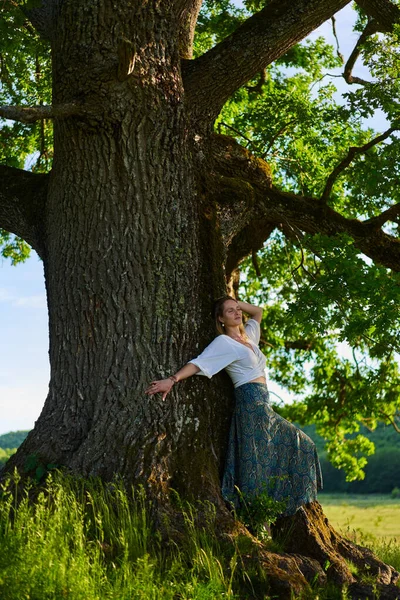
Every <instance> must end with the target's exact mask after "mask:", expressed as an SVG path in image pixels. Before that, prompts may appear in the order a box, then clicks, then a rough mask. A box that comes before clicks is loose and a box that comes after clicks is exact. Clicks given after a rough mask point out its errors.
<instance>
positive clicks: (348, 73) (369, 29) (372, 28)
mask: <svg viewBox="0 0 400 600" xmlns="http://www.w3.org/2000/svg"><path fill="white" fill-rule="evenodd" d="M377 31H379V26H378V23H377V21H370V22H369V23H368V24H367V26H366V27H365V29H364V31H363V32H362V34H361V35H360V37H359V38H358V40H357V43H356V45H355V46H354V49H353V51H352V53H351V54H350V56H349V58H348V60H347V63H346V65H345V67H344V72H343V77H344V79H345V81H346V83H348V84H352V83H358V84H360V85H368V84H369V83H370V82H369V81H366V80H365V79H361V78H360V77H354V76H353V75H352V71H353V68H354V65H355V64H356V61H357V59H358V57H359V56H360V52H361V48H362V46H363V44H364V42H365V41H366V40H367V39H368V38H369V36H370V35H373V34H374V33H377Z"/></svg>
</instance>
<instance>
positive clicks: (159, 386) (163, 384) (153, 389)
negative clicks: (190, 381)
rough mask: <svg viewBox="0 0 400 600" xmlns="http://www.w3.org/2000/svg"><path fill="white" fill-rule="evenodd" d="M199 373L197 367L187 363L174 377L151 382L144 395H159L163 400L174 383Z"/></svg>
mask: <svg viewBox="0 0 400 600" xmlns="http://www.w3.org/2000/svg"><path fill="white" fill-rule="evenodd" d="M199 371H200V369H199V367H196V365H193V364H192V363H188V364H187V365H185V366H184V367H182V369H179V371H177V372H176V373H175V375H170V376H169V377H168V378H167V379H159V380H158V381H152V382H151V383H150V385H149V387H148V388H147V390H146V392H145V393H146V394H148V395H149V396H152V395H153V394H158V393H161V394H162V395H163V397H162V399H163V400H165V398H166V396H167V394H168V392H169V391H171V388H172V386H173V385H174V383H178V381H181V380H182V379H187V378H188V377H191V376H192V375H195V374H196V373H198V372H199Z"/></svg>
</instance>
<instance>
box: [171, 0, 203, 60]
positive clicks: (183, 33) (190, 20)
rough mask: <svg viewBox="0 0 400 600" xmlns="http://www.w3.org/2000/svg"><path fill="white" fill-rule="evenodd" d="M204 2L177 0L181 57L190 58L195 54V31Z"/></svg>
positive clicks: (200, 0) (198, 0) (201, 0)
mask: <svg viewBox="0 0 400 600" xmlns="http://www.w3.org/2000/svg"><path fill="white" fill-rule="evenodd" d="M202 2H203V0H177V8H178V22H179V53H180V56H181V58H187V59H189V58H192V56H193V39H194V31H195V29H196V23H197V17H198V15H199V11H200V8H201V5H202Z"/></svg>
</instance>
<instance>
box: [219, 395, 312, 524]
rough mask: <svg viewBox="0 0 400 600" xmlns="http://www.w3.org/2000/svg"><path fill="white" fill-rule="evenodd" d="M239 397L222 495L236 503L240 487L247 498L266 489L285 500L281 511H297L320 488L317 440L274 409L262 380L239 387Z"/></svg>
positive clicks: (277, 497) (292, 512)
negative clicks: (313, 439) (314, 440)
mask: <svg viewBox="0 0 400 600" xmlns="http://www.w3.org/2000/svg"><path fill="white" fill-rule="evenodd" d="M235 399H236V406H235V411H234V414H233V417H232V424H231V429H230V434H229V444H228V452H227V458H226V464H225V472H224V476H223V480H222V495H223V497H224V499H225V500H226V501H228V502H231V503H233V504H234V505H235V506H236V507H237V506H238V505H239V496H238V493H237V490H236V488H239V490H240V493H241V494H243V495H244V496H245V497H246V496H252V495H257V494H259V493H261V492H265V491H267V492H268V495H269V496H271V497H272V498H274V499H275V500H278V501H284V502H286V509H285V511H284V512H283V513H282V514H283V515H292V514H294V513H295V512H296V510H297V509H298V508H299V507H300V506H302V505H303V504H307V503H308V502H312V501H313V500H315V499H316V495H317V490H319V489H322V476H321V467H320V464H319V460H318V455H317V451H316V448H315V444H314V442H313V441H312V440H311V439H310V438H309V437H308V436H307V435H306V434H305V433H303V431H301V430H300V429H298V428H297V427H295V425H293V424H292V423H289V421H286V419H284V418H283V417H281V416H280V415H278V414H277V413H275V412H274V411H273V410H272V408H271V406H270V404H269V393H268V388H267V386H266V385H265V384H264V383H245V384H244V385H241V386H239V387H238V388H235Z"/></svg>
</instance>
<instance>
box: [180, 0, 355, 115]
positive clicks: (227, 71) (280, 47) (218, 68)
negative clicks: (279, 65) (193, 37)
mask: <svg viewBox="0 0 400 600" xmlns="http://www.w3.org/2000/svg"><path fill="white" fill-rule="evenodd" d="M348 3H349V0H272V1H271V2H268V4H267V6H266V7H265V8H264V9H263V10H261V11H260V12H258V13H256V14H255V15H253V16H252V17H251V18H249V19H248V20H247V21H246V22H245V23H243V24H242V25H241V26H240V27H238V29H237V30H236V31H235V32H234V33H233V34H232V35H230V36H228V37H227V38H226V39H225V40H223V41H222V42H220V43H219V44H217V45H216V46H215V47H214V48H212V49H211V50H209V51H208V52H206V53H205V54H203V55H202V56H200V57H199V58H197V59H196V60H194V61H188V62H186V63H185V64H184V65H183V75H184V85H185V92H186V96H187V98H188V101H189V102H190V103H191V107H192V111H193V112H194V114H195V117H196V118H197V119H198V120H199V119H203V120H204V121H207V122H208V123H211V122H213V121H214V119H215V117H216V116H217V115H218V113H219V111H220V110H221V108H222V106H223V105H224V103H225V102H226V101H227V99H228V98H229V97H230V96H231V95H232V94H233V92H234V91H235V90H236V89H238V88H239V87H240V86H242V85H244V84H245V83H246V82H247V81H249V80H250V79H252V78H253V77H254V76H255V75H256V74H257V73H259V72H261V71H262V70H263V69H264V68H265V67H266V66H267V65H269V64H270V63H271V62H273V61H274V60H276V59H277V58H279V57H280V56H282V55H283V54H285V52H287V51H288V50H289V48H291V47H292V46H294V45H295V44H297V43H298V42H300V41H301V40H302V39H303V38H305V37H306V36H307V35H308V34H309V33H310V32H311V31H313V30H314V29H316V28H317V27H318V26H319V25H321V24H322V23H323V22H324V21H326V20H327V19H329V18H330V17H332V15H333V14H334V13H335V12H337V11H338V10H340V9H341V8H343V7H344V6H346V4H348Z"/></svg>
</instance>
